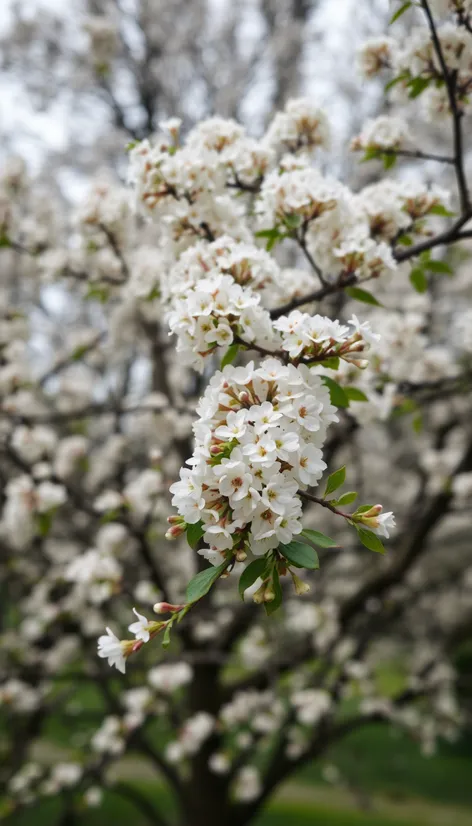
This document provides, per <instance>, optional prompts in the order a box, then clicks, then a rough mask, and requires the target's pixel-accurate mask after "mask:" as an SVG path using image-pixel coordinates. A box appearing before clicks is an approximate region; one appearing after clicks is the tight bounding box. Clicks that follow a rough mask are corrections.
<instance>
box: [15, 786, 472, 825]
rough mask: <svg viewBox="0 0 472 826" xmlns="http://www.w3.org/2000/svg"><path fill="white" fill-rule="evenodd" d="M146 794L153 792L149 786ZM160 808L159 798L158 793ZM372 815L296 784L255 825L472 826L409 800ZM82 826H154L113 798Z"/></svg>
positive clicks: (32, 819) (53, 819) (38, 817)
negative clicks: (150, 825)
mask: <svg viewBox="0 0 472 826" xmlns="http://www.w3.org/2000/svg"><path fill="white" fill-rule="evenodd" d="M140 787H141V789H142V790H143V791H147V793H149V792H150V790H149V789H146V788H145V787H144V786H143V784H140ZM151 797H152V798H153V803H154V804H155V805H156V806H158V805H159V803H160V800H159V795H156V793H155V792H154V793H152V794H151ZM372 807H373V808H372V810H371V811H356V810H353V808H352V799H351V798H350V797H349V796H348V795H346V794H344V793H340V792H337V791H336V792H335V791H334V790H332V789H329V790H323V789H320V788H313V789H312V790H307V788H306V786H300V785H298V784H292V785H290V786H287V787H286V788H285V789H284V790H283V791H282V792H281V793H280V795H279V796H278V798H277V799H276V800H275V801H274V802H273V803H272V804H271V806H270V807H269V809H268V811H267V812H266V813H264V814H263V815H262V816H261V817H260V818H259V819H258V821H257V824H254V826H470V824H471V816H470V812H468V811H466V810H465V809H464V810H461V809H460V808H457V807H444V806H439V805H431V804H427V803H425V802H424V801H409V802H408V803H406V804H405V803H403V804H398V803H396V804H392V803H390V802H388V801H385V800H384V799H383V798H377V797H376V798H374V799H373V800H372ZM59 815H60V811H59V808H58V805H57V802H56V801H49V802H46V803H44V804H42V805H41V806H38V807H37V808H35V810H34V811H31V812H27V813H24V814H23V815H21V816H20V817H18V818H16V819H15V821H14V823H15V826H55V824H56V823H57V820H58V816H59ZM82 823H83V824H85V825H86V826H149V821H148V820H147V819H146V818H145V817H143V816H142V815H140V814H139V813H138V812H137V810H136V809H135V808H134V806H133V805H132V804H130V803H128V802H127V801H124V800H122V799H121V798H118V797H117V796H115V795H112V794H110V795H109V796H108V797H107V799H106V802H105V805H104V806H103V808H102V809H100V810H93V809H91V810H88V811H87V812H86V813H84V818H83V820H82ZM222 826H224V824H222Z"/></svg>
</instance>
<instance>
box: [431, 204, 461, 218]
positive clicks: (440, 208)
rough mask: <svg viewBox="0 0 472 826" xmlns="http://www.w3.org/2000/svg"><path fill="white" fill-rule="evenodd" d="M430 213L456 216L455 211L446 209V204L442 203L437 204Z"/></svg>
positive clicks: (447, 216)
mask: <svg viewBox="0 0 472 826" xmlns="http://www.w3.org/2000/svg"><path fill="white" fill-rule="evenodd" d="M429 214H430V215H441V216H442V217H443V218H454V216H455V214H456V213H455V212H450V210H449V209H446V207H445V206H443V205H442V204H435V205H434V206H432V207H431V209H430V210H429Z"/></svg>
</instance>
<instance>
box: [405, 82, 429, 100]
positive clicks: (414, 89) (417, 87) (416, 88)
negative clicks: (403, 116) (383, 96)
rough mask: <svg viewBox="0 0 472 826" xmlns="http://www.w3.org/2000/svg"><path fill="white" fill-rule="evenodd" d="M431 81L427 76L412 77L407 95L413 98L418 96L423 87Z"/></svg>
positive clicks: (426, 86)
mask: <svg viewBox="0 0 472 826" xmlns="http://www.w3.org/2000/svg"><path fill="white" fill-rule="evenodd" d="M430 82H431V78H429V77H413V78H412V79H411V80H410V81H409V83H408V84H407V85H408V89H409V90H410V91H409V92H408V97H409V98H411V99H412V100H414V99H415V98H417V97H419V96H420V95H421V94H422V92H424V90H425V89H427V88H428V86H429V84H430Z"/></svg>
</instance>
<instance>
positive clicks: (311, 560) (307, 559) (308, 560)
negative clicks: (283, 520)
mask: <svg viewBox="0 0 472 826" xmlns="http://www.w3.org/2000/svg"><path fill="white" fill-rule="evenodd" d="M278 550H279V553H281V554H282V556H284V557H285V559H288V561H289V562H290V564H291V565H295V567H296V568H307V569H308V570H309V571H316V569H317V568H319V567H320V561H319V559H318V554H317V553H316V551H315V549H314V548H312V546H311V545H303V544H302V543H301V542H289V543H288V544H287V545H282V544H281V545H279V547H278Z"/></svg>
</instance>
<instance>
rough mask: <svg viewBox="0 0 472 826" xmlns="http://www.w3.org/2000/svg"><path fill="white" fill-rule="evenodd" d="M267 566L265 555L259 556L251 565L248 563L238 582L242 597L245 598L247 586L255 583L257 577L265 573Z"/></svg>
mask: <svg viewBox="0 0 472 826" xmlns="http://www.w3.org/2000/svg"><path fill="white" fill-rule="evenodd" d="M266 567H267V560H266V559H265V557H263V556H260V557H258V558H257V559H255V560H254V561H253V562H250V563H249V565H246V567H245V569H244V571H243V572H242V574H241V576H240V578H239V584H238V589H239V595H240V597H241V599H244V591H246V589H247V588H250V587H251V585H254V583H255V581H256V579H258V577H261V576H262V575H263V573H264V571H265V569H266Z"/></svg>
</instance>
